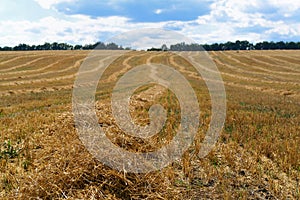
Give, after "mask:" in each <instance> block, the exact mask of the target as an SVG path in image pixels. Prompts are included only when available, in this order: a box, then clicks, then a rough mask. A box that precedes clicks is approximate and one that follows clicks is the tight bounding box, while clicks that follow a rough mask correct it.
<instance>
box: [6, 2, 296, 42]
mask: <svg viewBox="0 0 300 200" xmlns="http://www.w3.org/2000/svg"><path fill="white" fill-rule="evenodd" d="M299 19H300V1H298V0H285V1H282V0H265V1H261V0H252V1H246V0H185V1H182V0H181V1H179V0H172V1H171V0H139V1H137V0H93V1H87V0H0V30H1V31H0V46H5V45H8V46H13V45H17V44H19V43H27V44H42V43H44V42H55V41H56V42H68V43H71V44H86V43H94V42H96V41H105V40H107V39H108V38H110V37H112V36H114V35H118V34H122V33H124V32H127V31H132V30H136V29H140V28H164V29H169V30H176V31H177V32H178V33H180V34H182V35H184V36H186V37H189V38H191V39H193V40H194V41H196V42H198V43H214V42H226V41H235V40H249V41H250V42H254V43H256V42H260V41H264V40H273V41H281V40H283V41H292V40H294V41H300V20H299Z"/></svg>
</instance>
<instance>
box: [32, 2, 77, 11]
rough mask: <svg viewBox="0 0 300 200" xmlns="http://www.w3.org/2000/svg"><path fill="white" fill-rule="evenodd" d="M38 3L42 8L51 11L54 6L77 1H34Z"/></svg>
mask: <svg viewBox="0 0 300 200" xmlns="http://www.w3.org/2000/svg"><path fill="white" fill-rule="evenodd" d="M34 1H36V2H37V3H38V4H39V5H40V6H41V7H42V8H45V9H50V8H52V7H53V6H54V5H56V4H59V3H64V2H69V3H75V2H76V0H34Z"/></svg>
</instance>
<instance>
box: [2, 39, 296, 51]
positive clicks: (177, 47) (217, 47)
mask: <svg viewBox="0 0 300 200" xmlns="http://www.w3.org/2000/svg"><path fill="white" fill-rule="evenodd" d="M92 49H100V50H101V49H102V50H130V49H131V48H130V47H126V48H124V47H122V46H119V45H117V44H115V43H108V44H105V43H103V42H97V43H95V44H87V45H70V44H67V43H57V42H54V43H51V44H50V43H48V42H46V43H45V44H43V45H27V44H19V45H17V46H15V47H8V46H5V47H0V51H38V50H92ZM277 49H300V42H283V41H280V42H268V41H264V42H259V43H256V44H253V43H250V42H248V41H246V40H244V41H239V40H237V41H236V42H226V43H214V44H202V45H201V44H197V43H194V44H186V43H184V42H183V43H178V44H174V45H170V47H169V48H168V47H167V46H166V45H163V46H162V47H161V48H151V49H148V51H167V50H169V51H203V50H206V51H226V50H277Z"/></svg>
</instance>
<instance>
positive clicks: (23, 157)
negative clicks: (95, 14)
mask: <svg viewBox="0 0 300 200" xmlns="http://www.w3.org/2000/svg"><path fill="white" fill-rule="evenodd" d="M103 52H104V53H108V54H109V53H111V52H107V51H103ZM88 54H89V51H38V52H34V51H32V52H31V51H27V52H0V134H1V138H0V145H1V152H0V161H1V162H0V198H1V199H30V198H33V199H300V145H299V144H300V51H292V50H291V51H224V52H210V53H209V54H210V56H211V58H212V59H213V61H214V62H215V63H216V65H217V67H218V69H219V70H220V72H221V75H222V78H223V80H224V85H225V89H226V96H227V115H226V122H225V125H224V129H223V131H222V133H221V135H220V137H219V139H218V142H217V144H216V146H215V147H214V149H213V150H212V151H211V152H210V153H209V155H208V156H206V157H205V158H199V157H197V154H198V152H199V149H200V147H201V142H202V141H203V138H204V136H205V133H206V131H207V129H208V124H209V122H210V116H211V111H210V108H211V99H210V95H209V92H208V89H207V87H206V84H205V82H204V81H203V79H202V78H201V76H199V75H198V74H197V73H196V71H195V69H193V67H192V66H191V64H190V63H188V62H187V61H186V60H184V59H182V58H180V57H179V56H177V55H175V54H173V53H171V52H142V51H132V52H128V53H126V54H124V55H123V56H122V57H120V58H118V59H117V60H116V61H115V62H114V63H113V64H112V65H111V66H110V67H109V68H108V70H106V71H105V72H104V74H103V76H102V79H101V80H100V82H99V84H98V88H97V93H96V99H97V103H96V105H95V106H96V108H97V116H98V118H99V125H100V126H101V127H103V129H104V130H105V132H106V135H107V137H108V138H110V140H111V141H112V142H113V143H114V144H116V145H119V146H122V148H124V149H126V150H128V151H132V152H147V151H154V150H157V149H159V148H161V147H162V146H164V145H166V144H167V143H168V142H170V141H171V140H172V138H173V137H174V132H173V130H174V129H176V128H177V127H178V126H179V125H178V121H180V107H179V104H178V101H177V99H176V97H175V95H174V94H173V93H172V92H171V91H170V90H168V89H166V88H164V87H162V86H159V85H154V84H152V85H146V86H144V87H141V88H139V89H138V90H137V91H136V92H135V94H134V95H133V96H132V97H131V99H130V110H131V116H132V118H133V120H134V121H135V122H136V123H137V124H140V125H147V124H149V122H150V121H149V116H148V113H147V110H148V109H149V107H150V106H151V105H152V104H154V103H160V104H161V105H163V106H164V107H165V109H166V111H167V116H168V120H167V122H166V124H165V126H164V128H163V130H162V131H161V132H160V133H159V134H157V135H155V136H153V137H151V138H150V139H147V140H145V139H139V138H135V137H132V136H128V135H126V134H124V133H123V132H122V130H120V128H118V126H117V125H116V122H115V120H114V118H113V116H112V110H111V108H110V102H111V95H110V94H111V92H112V89H113V87H114V85H115V83H116V82H117V81H118V79H119V78H120V77H121V76H122V75H123V74H124V73H126V72H127V71H128V70H129V69H131V68H133V67H134V66H138V65H141V64H145V63H150V62H151V63H163V64H166V65H169V66H172V67H174V68H175V69H176V70H178V71H179V72H181V74H182V75H184V76H185V78H186V79H187V80H188V81H189V82H190V84H191V85H192V87H193V88H194V89H195V91H196V95H197V98H198V101H199V106H200V109H201V114H200V118H201V120H200V128H199V130H198V132H197V135H196V138H195V141H194V143H193V144H192V146H191V147H190V148H189V149H188V150H187V151H186V152H185V153H184V155H183V156H182V159H181V160H176V161H175V162H173V163H172V164H171V165H170V166H168V167H166V168H164V169H162V170H159V171H156V172H151V173H147V174H133V173H126V172H119V171H116V170H114V169H111V168H109V167H107V166H105V165H103V164H102V163H101V162H99V161H97V160H96V159H95V158H94V157H93V156H92V155H91V154H90V153H89V152H88V151H87V150H86V149H85V147H84V145H83V144H82V142H81V140H80V139H79V138H78V135H77V132H76V129H75V125H74V119H73V114H72V88H73V84H74V80H75V76H76V73H77V71H78V69H79V67H80V65H81V63H82V62H83V60H84V59H85V58H86V56H87V55H88Z"/></svg>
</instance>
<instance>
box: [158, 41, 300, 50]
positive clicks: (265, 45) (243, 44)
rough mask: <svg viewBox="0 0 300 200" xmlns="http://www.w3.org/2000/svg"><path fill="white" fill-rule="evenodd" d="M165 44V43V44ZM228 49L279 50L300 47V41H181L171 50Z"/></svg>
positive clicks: (172, 46)
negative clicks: (208, 42) (193, 42)
mask: <svg viewBox="0 0 300 200" xmlns="http://www.w3.org/2000/svg"><path fill="white" fill-rule="evenodd" d="M163 46H164V45H163ZM204 49H205V50H206V51H226V50H279V49H300V42H283V41H280V42H267V41H264V42H259V43H256V44H253V43H250V42H248V41H246V40H244V41H239V40H237V41H236V42H226V43H214V44H203V45H200V44H196V43H195V44H186V43H184V42H183V43H179V44H175V45H171V46H170V48H169V50H170V51H203V50H204Z"/></svg>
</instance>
